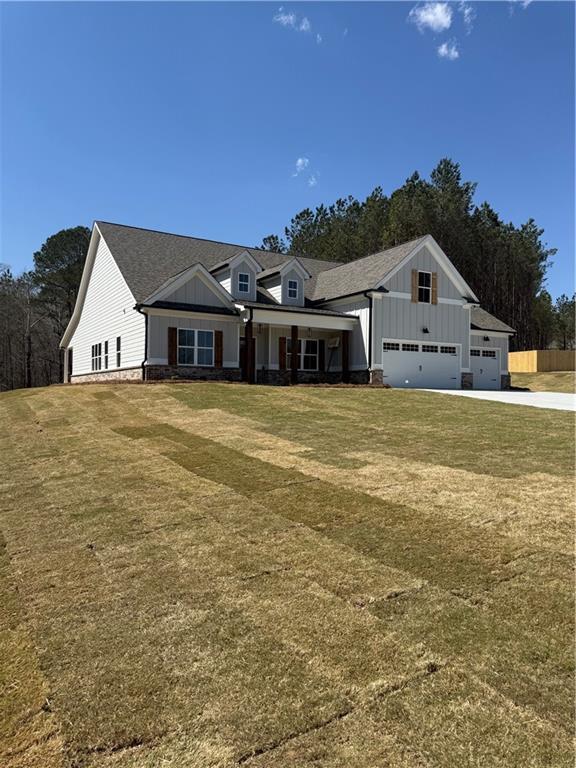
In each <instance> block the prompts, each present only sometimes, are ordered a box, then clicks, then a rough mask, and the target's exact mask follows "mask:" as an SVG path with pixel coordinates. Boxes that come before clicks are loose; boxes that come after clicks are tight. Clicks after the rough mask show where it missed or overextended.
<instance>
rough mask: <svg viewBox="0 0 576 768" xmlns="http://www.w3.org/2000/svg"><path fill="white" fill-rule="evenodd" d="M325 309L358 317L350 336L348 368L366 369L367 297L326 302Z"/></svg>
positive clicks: (367, 334) (368, 307)
mask: <svg viewBox="0 0 576 768" xmlns="http://www.w3.org/2000/svg"><path fill="white" fill-rule="evenodd" d="M376 301H378V299H376ZM326 309H334V310H335V311H337V312H344V313H345V314H347V315H355V316H356V317H358V318H359V322H358V323H357V324H356V326H355V328H354V330H353V331H352V334H351V336H350V352H349V354H350V361H349V362H350V370H351V371H363V370H366V369H367V368H368V343H369V341H368V340H369V336H370V303H369V301H368V299H366V298H361V299H357V300H355V301H344V302H338V301H333V302H329V303H328V304H326Z"/></svg>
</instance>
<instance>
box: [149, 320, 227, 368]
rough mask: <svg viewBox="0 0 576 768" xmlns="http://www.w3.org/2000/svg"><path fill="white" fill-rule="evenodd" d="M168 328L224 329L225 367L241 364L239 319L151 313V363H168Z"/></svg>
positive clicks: (223, 349)
mask: <svg viewBox="0 0 576 768" xmlns="http://www.w3.org/2000/svg"><path fill="white" fill-rule="evenodd" d="M168 328H194V329H197V330H201V331H222V351H223V355H222V357H223V366H224V368H237V367H238V365H239V359H238V356H239V349H238V338H239V328H240V323H239V321H238V320H235V319H232V320H230V321H229V320H219V319H218V318H194V317H167V316H164V315H162V316H160V315H150V317H149V318H148V359H149V360H150V361H152V362H151V364H155V365H167V364H168Z"/></svg>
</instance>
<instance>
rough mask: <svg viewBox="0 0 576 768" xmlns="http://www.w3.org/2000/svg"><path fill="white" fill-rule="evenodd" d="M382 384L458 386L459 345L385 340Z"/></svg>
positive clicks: (452, 387) (427, 386)
mask: <svg viewBox="0 0 576 768" xmlns="http://www.w3.org/2000/svg"><path fill="white" fill-rule="evenodd" d="M382 363H383V368H384V383H386V384H390V385H391V386H393V387H423V388H425V389H460V345H458V344H449V343H446V344H440V343H438V344H422V343H421V342H407V341H398V340H396V339H384V340H383V342H382Z"/></svg>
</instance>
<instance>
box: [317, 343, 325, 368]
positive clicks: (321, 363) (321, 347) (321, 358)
mask: <svg viewBox="0 0 576 768" xmlns="http://www.w3.org/2000/svg"><path fill="white" fill-rule="evenodd" d="M318 370H319V371H325V370H326V342H325V341H324V339H318Z"/></svg>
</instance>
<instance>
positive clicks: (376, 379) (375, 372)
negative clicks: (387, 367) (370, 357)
mask: <svg viewBox="0 0 576 768" xmlns="http://www.w3.org/2000/svg"><path fill="white" fill-rule="evenodd" d="M368 374H369V382H370V384H375V385H376V386H383V385H384V371H381V370H379V369H378V368H372V370H371V371H368Z"/></svg>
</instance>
